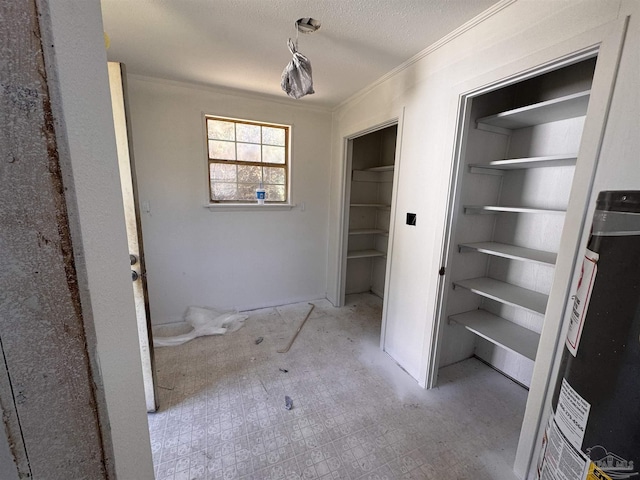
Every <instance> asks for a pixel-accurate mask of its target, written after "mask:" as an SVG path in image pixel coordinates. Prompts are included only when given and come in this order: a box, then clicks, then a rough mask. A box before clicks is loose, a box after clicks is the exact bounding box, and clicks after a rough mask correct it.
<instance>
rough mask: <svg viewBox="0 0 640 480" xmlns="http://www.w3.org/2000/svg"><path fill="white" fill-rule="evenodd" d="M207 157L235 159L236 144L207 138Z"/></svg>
mask: <svg viewBox="0 0 640 480" xmlns="http://www.w3.org/2000/svg"><path fill="white" fill-rule="evenodd" d="M209 158H212V159H217V160H235V159H236V144H235V143H234V142H221V141H218V140H209Z"/></svg>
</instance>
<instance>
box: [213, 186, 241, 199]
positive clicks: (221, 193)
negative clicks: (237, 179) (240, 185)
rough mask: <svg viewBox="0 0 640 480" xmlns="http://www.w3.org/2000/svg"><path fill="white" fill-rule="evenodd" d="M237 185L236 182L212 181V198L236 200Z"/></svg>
mask: <svg viewBox="0 0 640 480" xmlns="http://www.w3.org/2000/svg"><path fill="white" fill-rule="evenodd" d="M236 196H237V186H236V184H235V183H214V182H211V200H235V199H236Z"/></svg>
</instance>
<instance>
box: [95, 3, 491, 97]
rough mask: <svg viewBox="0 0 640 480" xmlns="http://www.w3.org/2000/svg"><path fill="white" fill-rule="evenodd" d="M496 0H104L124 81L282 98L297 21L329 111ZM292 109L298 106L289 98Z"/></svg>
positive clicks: (111, 57) (114, 58) (108, 29)
mask: <svg viewBox="0 0 640 480" xmlns="http://www.w3.org/2000/svg"><path fill="white" fill-rule="evenodd" d="M496 1H497V0H102V14H103V19H104V29H105V32H107V34H108V35H109V37H110V40H111V46H110V48H109V50H108V57H109V60H112V61H119V62H123V63H124V64H125V65H126V67H127V71H128V72H129V73H133V74H139V75H146V76H152V77H158V78H163V79H168V80H177V81H185V82H190V83H197V84H203V85H212V86H222V87H227V88H234V89H240V90H245V91H249V92H254V93H258V94H263V95H276V96H278V97H280V98H288V97H287V96H286V95H285V93H284V92H282V90H281V89H280V77H281V74H282V70H283V69H284V67H285V65H286V64H287V63H288V62H289V60H290V59H291V54H290V53H289V50H288V48H287V38H289V37H295V27H294V23H295V21H296V20H297V19H298V18H301V17H313V18H315V19H317V20H319V21H320V22H321V23H322V27H321V29H320V30H319V31H318V32H316V33H314V34H311V35H303V34H300V36H299V50H300V52H301V53H302V54H304V55H306V56H307V57H308V58H309V60H310V61H311V65H312V67H313V80H314V88H315V91H316V93H315V94H314V95H308V96H306V97H304V98H302V99H300V100H297V102H304V103H307V104H309V105H320V106H325V107H333V106H336V105H338V104H339V103H340V102H342V101H344V100H345V99H347V98H349V97H350V96H351V95H353V94H355V93H356V92H358V91H359V90H361V89H363V88H364V87H366V86H368V85H370V84H371V83H373V82H375V81H376V80H377V79H379V78H380V77H382V76H383V75H384V74H386V73H387V72H389V71H390V70H392V69H394V68H395V67H397V66H399V65H401V64H402V63H404V62H405V61H406V60H408V59H410V58H411V57H412V56H414V55H415V54H417V53H419V52H420V51H421V50H423V49H424V48H426V47H428V46H429V45H431V44H433V43H435V42H436V41H437V40H439V39H440V38H442V37H444V36H445V35H446V34H447V33H449V32H451V31H452V30H455V29H456V28H457V27H459V26H461V25H462V24H464V23H465V22H467V21H468V20H470V19H472V18H473V17H475V16H476V15H478V14H479V13H481V12H482V11H484V10H486V9H487V8H489V7H490V6H491V5H493V4H494V3H496ZM291 101H296V100H291Z"/></svg>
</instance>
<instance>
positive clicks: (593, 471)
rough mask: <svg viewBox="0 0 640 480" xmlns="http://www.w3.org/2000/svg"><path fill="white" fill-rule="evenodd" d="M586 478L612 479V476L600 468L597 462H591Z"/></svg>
mask: <svg viewBox="0 0 640 480" xmlns="http://www.w3.org/2000/svg"><path fill="white" fill-rule="evenodd" d="M585 480H611V477H610V476H609V475H607V474H606V473H604V472H603V471H602V470H600V469H599V468H598V467H597V466H596V464H595V463H593V462H591V465H589V471H588V472H587V478H586V479H585Z"/></svg>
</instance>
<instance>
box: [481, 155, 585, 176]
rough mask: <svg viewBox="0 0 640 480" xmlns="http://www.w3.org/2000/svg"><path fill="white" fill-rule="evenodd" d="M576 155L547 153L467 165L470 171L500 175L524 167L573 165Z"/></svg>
mask: <svg viewBox="0 0 640 480" xmlns="http://www.w3.org/2000/svg"><path fill="white" fill-rule="evenodd" d="M577 158H578V156H577V155H547V156H544V157H527V158H509V159H506V160H493V161H492V162H489V163H472V164H470V165H469V171H470V172H471V173H490V174H492V175H502V174H503V171H504V170H522V169H525V168H541V167H570V166H575V164H576V160H577Z"/></svg>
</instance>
